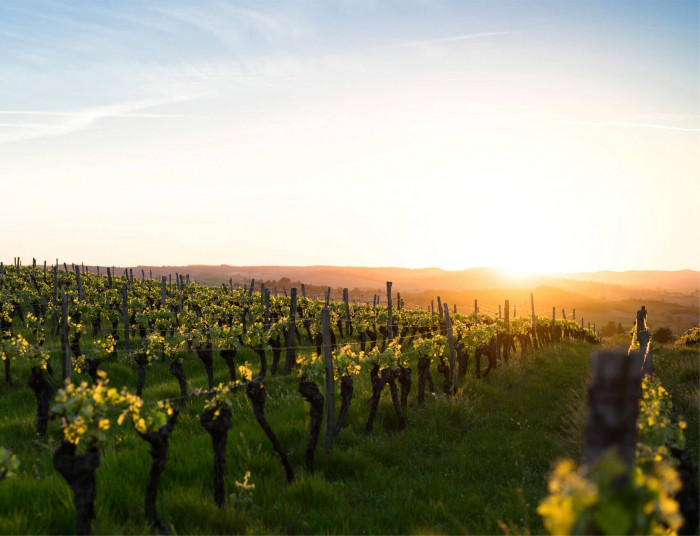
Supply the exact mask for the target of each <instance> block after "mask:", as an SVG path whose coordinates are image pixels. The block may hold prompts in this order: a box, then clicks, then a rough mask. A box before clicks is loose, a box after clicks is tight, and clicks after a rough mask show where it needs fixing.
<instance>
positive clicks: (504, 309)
mask: <svg viewBox="0 0 700 536" xmlns="http://www.w3.org/2000/svg"><path fill="white" fill-rule="evenodd" d="M503 311H504V312H505V321H506V326H508V324H509V323H510V300H506V304H505V306H504V307H503ZM498 316H499V317H500V316H501V306H500V305H499V306H498Z"/></svg>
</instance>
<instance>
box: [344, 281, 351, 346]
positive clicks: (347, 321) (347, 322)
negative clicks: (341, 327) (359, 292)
mask: <svg viewBox="0 0 700 536" xmlns="http://www.w3.org/2000/svg"><path fill="white" fill-rule="evenodd" d="M349 298H350V296H349V292H348V289H347V288H344V289H343V301H344V302H345V333H346V334H347V335H348V336H349V334H350V301H349Z"/></svg>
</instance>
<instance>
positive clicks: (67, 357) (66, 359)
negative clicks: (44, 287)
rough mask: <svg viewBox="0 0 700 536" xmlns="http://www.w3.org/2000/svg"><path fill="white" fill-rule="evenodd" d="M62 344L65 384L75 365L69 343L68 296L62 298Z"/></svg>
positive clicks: (62, 366) (62, 365)
mask: <svg viewBox="0 0 700 536" xmlns="http://www.w3.org/2000/svg"><path fill="white" fill-rule="evenodd" d="M61 344H62V346H63V355H62V357H63V359H61V377H62V378H63V383H64V384H65V383H66V380H69V381H70V379H71V370H72V368H73V363H72V362H71V354H70V344H69V343H68V296H66V295H65V294H63V295H62V296H61Z"/></svg>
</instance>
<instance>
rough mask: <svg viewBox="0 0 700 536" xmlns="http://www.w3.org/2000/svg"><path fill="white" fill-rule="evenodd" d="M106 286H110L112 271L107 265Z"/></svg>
mask: <svg viewBox="0 0 700 536" xmlns="http://www.w3.org/2000/svg"><path fill="white" fill-rule="evenodd" d="M107 286H108V287H109V288H112V271H111V270H110V269H109V266H108V267H107Z"/></svg>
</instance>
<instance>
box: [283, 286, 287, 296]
mask: <svg viewBox="0 0 700 536" xmlns="http://www.w3.org/2000/svg"><path fill="white" fill-rule="evenodd" d="M282 290H284V297H285V298H286V297H287V287H282Z"/></svg>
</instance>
